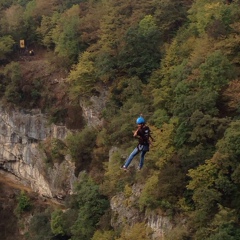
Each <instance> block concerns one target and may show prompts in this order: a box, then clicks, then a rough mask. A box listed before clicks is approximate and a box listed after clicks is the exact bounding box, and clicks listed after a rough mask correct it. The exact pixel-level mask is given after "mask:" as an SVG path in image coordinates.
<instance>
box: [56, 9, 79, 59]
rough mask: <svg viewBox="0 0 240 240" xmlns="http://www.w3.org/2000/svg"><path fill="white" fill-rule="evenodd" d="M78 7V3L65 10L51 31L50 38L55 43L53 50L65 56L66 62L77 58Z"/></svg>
mask: <svg viewBox="0 0 240 240" xmlns="http://www.w3.org/2000/svg"><path fill="white" fill-rule="evenodd" d="M79 14H80V8H79V6H78V5H74V6H72V7H71V8H70V9H68V10H66V12H64V13H63V14H62V15H61V17H60V18H59V20H58V21H57V25H56V27H55V28H54V30H53V31H52V39H53V42H54V43H55V52H56V53H57V54H58V55H59V56H60V57H64V58H66V61H67V62H70V63H74V62H75V61H76V60H77V57H78V54H79V52H80V49H79V46H80V45H79V37H80V33H79V32H78V31H77V29H78V25H79V24H80V22H79V21H80V20H79Z"/></svg>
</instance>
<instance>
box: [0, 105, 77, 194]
mask: <svg viewBox="0 0 240 240" xmlns="http://www.w3.org/2000/svg"><path fill="white" fill-rule="evenodd" d="M67 133H68V130H67V129H66V128H65V127H64V126H56V125H54V124H51V125H49V123H48V121H47V118H46V116H45V115H44V114H42V113H41V112H40V111H39V110H29V111H27V110H18V109H6V108H3V107H0V167H1V168H2V169H4V170H6V171H8V172H11V173H12V174H14V175H15V176H17V177H18V178H19V180H20V181H21V182H22V183H24V184H26V185H29V186H30V187H31V188H32V189H33V190H34V191H35V192H38V193H39V194H41V195H43V196H46V197H50V198H53V197H57V198H62V197H63V196H64V195H66V194H68V193H69V192H71V190H72V184H73V182H74V180H75V176H74V166H73V164H72V163H71V161H69V158H68V156H66V157H65V161H63V162H62V163H61V164H54V166H49V167H48V168H46V164H45V162H44V159H46V155H45V153H44V151H43V150H42V149H40V147H39V146H40V143H41V142H44V141H45V140H46V139H49V138H50V139H51V138H55V139H62V140H63V139H64V138H65V137H66V135H67Z"/></svg>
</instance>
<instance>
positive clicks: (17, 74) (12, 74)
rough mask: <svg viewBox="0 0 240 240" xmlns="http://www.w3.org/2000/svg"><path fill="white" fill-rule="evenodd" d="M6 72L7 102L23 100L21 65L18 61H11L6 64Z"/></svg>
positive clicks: (5, 93)
mask: <svg viewBox="0 0 240 240" xmlns="http://www.w3.org/2000/svg"><path fill="white" fill-rule="evenodd" d="M3 74H4V76H5V77H4V78H5V79H4V82H3V84H4V87H5V92H4V97H5V99H6V100H7V102H10V103H15V104H17V103H19V102H20V101H21V100H22V90H21V78H22V74H21V70H20V65H19V63H17V62H11V63H9V64H8V65H6V66H5V68H4V70H3Z"/></svg>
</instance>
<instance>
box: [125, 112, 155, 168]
mask: <svg viewBox="0 0 240 240" xmlns="http://www.w3.org/2000/svg"><path fill="white" fill-rule="evenodd" d="M136 124H137V130H136V131H135V132H134V133H133V137H135V138H137V139H138V145H137V146H136V147H135V148H134V150H133V151H132V153H131V154H130V155H129V157H128V158H127V160H126V161H125V163H124V165H123V166H122V167H121V169H123V170H127V169H128V166H129V165H130V163H131V161H132V160H133V158H134V157H135V156H136V155H138V154H139V153H141V154H140V161H139V165H138V170H141V169H142V167H143V164H144V157H145V154H146V153H147V152H148V151H149V145H150V143H151V141H154V139H153V138H152V136H151V130H150V128H149V127H148V126H147V125H146V122H145V119H144V118H143V117H142V116H140V117H139V118H137V120H136Z"/></svg>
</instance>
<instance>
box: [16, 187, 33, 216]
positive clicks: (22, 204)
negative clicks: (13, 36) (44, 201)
mask: <svg viewBox="0 0 240 240" xmlns="http://www.w3.org/2000/svg"><path fill="white" fill-rule="evenodd" d="M17 201H18V203H17V207H16V209H15V212H16V214H17V215H21V214H22V213H24V212H26V211H29V210H30V208H31V201H30V198H29V197H28V196H27V194H26V193H25V192H24V191H23V190H22V191H21V193H20V194H19V195H18V197H17Z"/></svg>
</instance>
